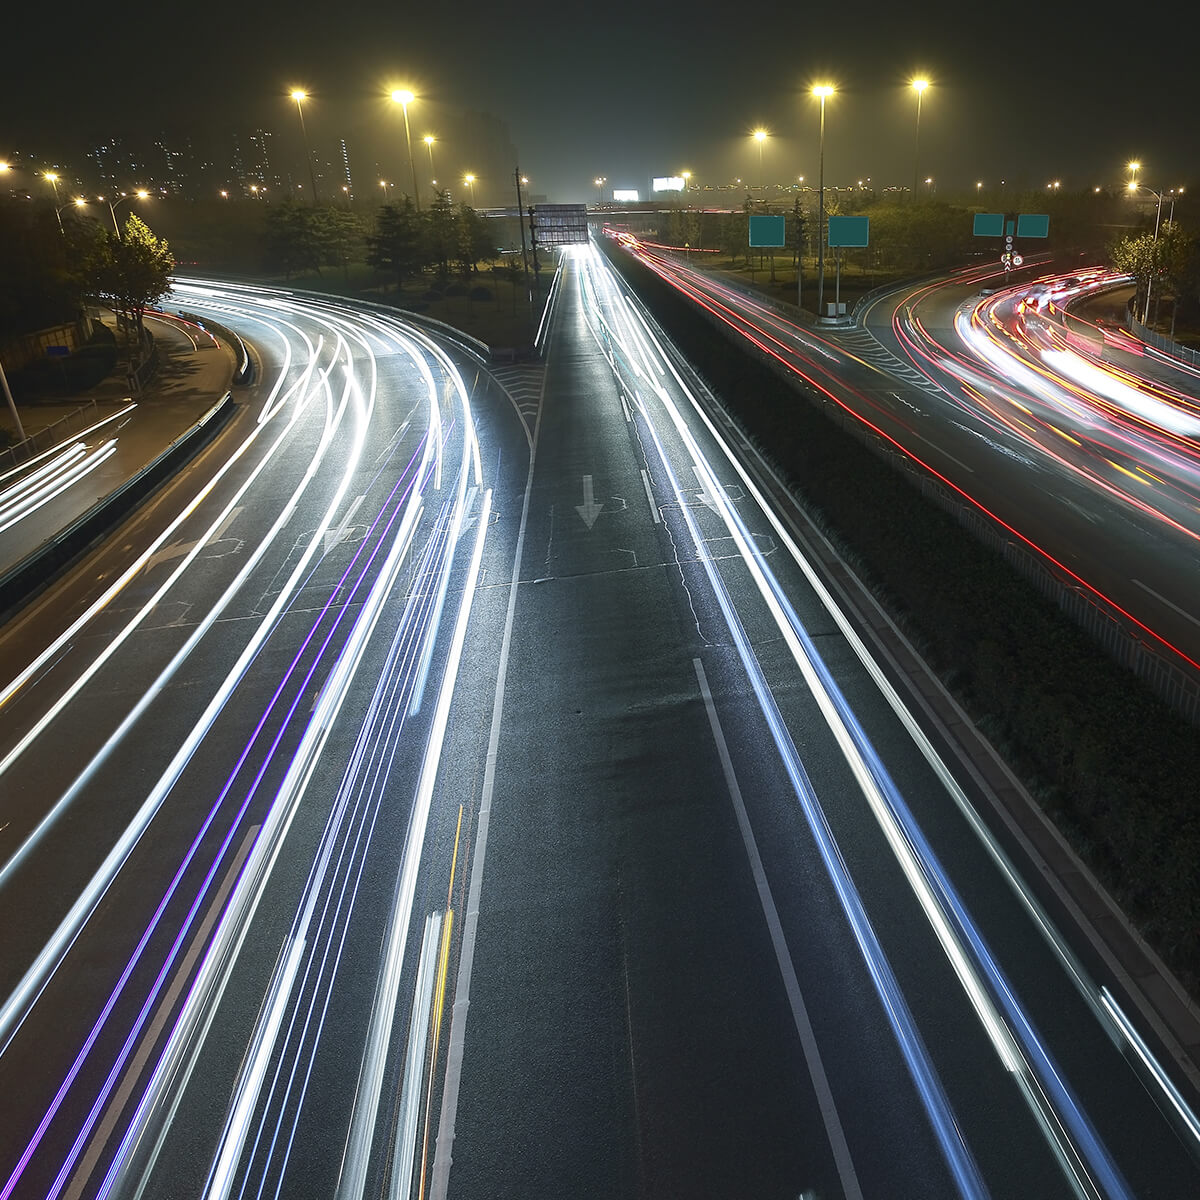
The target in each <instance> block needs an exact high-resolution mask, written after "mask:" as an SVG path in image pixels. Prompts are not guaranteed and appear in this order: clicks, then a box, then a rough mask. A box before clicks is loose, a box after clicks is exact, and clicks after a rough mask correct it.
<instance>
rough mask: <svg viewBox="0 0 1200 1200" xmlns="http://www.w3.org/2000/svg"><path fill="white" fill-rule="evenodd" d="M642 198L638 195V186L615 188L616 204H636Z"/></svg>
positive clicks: (614, 198) (614, 200)
mask: <svg viewBox="0 0 1200 1200" xmlns="http://www.w3.org/2000/svg"><path fill="white" fill-rule="evenodd" d="M640 199H641V196H640V195H638V190H637V188H613V202H614V203H615V204H622V203H624V204H636V203H637V202H638V201H639V200H640Z"/></svg>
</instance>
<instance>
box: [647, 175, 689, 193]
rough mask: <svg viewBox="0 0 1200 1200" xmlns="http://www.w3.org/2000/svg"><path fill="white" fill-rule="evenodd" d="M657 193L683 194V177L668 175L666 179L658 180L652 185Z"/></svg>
mask: <svg viewBox="0 0 1200 1200" xmlns="http://www.w3.org/2000/svg"><path fill="white" fill-rule="evenodd" d="M651 186H652V187H653V190H654V191H656V192H682V191H683V176H682V175H668V176H667V177H666V178H665V179H656V180H654V182H653V184H652V185H651Z"/></svg>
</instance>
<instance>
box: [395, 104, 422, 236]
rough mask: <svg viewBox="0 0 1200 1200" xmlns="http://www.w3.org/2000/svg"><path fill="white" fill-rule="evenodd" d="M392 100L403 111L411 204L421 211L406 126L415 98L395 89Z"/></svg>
mask: <svg viewBox="0 0 1200 1200" xmlns="http://www.w3.org/2000/svg"><path fill="white" fill-rule="evenodd" d="M392 99H393V100H394V101H395V102H396V103H397V104H399V105H400V107H401V108H403V109H404V144H405V146H407V147H408V165H409V166H410V167H411V168H412V181H413V204H414V205H416V209H417V212H420V211H421V191H420V189H419V188H418V187H417V163H416V160H415V159H414V158H413V152H412V131H411V130H410V129H409V126H408V106H409V105H410V104H411V103H412V102H413V101H414V100H415V99H416V97H415V96H414V95H413V94H412V92H410V91H409V90H408V89H407V88H397V89H396V91H394V92H393V93H392Z"/></svg>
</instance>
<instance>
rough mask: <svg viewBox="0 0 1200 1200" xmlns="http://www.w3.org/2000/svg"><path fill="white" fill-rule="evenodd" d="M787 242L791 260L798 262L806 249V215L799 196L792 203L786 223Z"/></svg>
mask: <svg viewBox="0 0 1200 1200" xmlns="http://www.w3.org/2000/svg"><path fill="white" fill-rule="evenodd" d="M786 236H787V244H788V249H789V250H791V252H792V262H793V263H798V262H799V261H800V260H801V259H802V258H803V257H804V252H805V250H807V249H808V215H807V214H806V213H805V211H804V201H803V200H801V198H800V197H799V196H797V197H796V199H795V201H794V202H793V204H792V214H791V220H790V221H788V223H787V235H786Z"/></svg>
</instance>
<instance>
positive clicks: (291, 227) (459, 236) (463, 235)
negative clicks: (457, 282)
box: [264, 191, 496, 286]
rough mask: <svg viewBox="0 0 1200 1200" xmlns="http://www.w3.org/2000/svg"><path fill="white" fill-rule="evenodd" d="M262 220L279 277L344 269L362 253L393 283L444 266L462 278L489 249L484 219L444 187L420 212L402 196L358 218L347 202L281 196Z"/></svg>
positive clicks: (444, 271)
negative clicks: (321, 204) (330, 204)
mask: <svg viewBox="0 0 1200 1200" xmlns="http://www.w3.org/2000/svg"><path fill="white" fill-rule="evenodd" d="M264 220H265V234H264V240H265V247H264V249H265V259H266V265H267V267H268V268H269V269H271V270H275V271H279V272H281V273H282V274H283V275H284V276H285V277H287V278H290V277H291V276H292V275H294V274H297V273H299V272H305V271H316V272H317V273H318V274H319V273H320V271H321V268H322V267H342V268H343V270H344V269H346V268H347V267H348V265H349V264H350V263H351V262H352V261H358V260H360V259H365V261H366V262H367V263H368V265H370V266H372V267H375V268H376V269H377V270H379V271H383V272H386V273H387V274H389V275H391V276H392V277H393V278H394V279H395V281H396V283H397V285H399V286H402V285H403V284H404V283H406V282H408V281H409V280H411V279H413V278H416V277H417V276H419V275H421V274H423V273H425V272H426V271H431V270H432V271H433V272H435V273H436V275H437V276H438V278H440V279H445V278H447V277H448V276H449V274H450V272H451V270H452V269H453V270H456V271H458V273H459V274H461V275H462V277H463V278H464V279H466V278H469V277H470V276H471V275H472V274H473V273H474V272H476V271H477V270H478V264H479V262H480V261H481V260H489V259H492V258H494V257H495V254H496V244H495V239H494V237H493V234H492V231H491V229H490V227H489V225H488V222H487V220H486V219H485V218H484V217H482V216H480V214H479V213H478V212H476V211H475V209H473V208H472V207H471V206H470V205H469V204H459V205H454V204H452V203H451V201H450V194H449V193H448V192H446V191H440V192H438V193H437V194H436V196H435V197H434V200H433V203H432V204H431V205H430V207H429V208H428V209H426V210H425V211H424V212H418V211H417V209H416V206H415V205H414V204H413V201H412V198H411V197H410V196H404V197H403V198H402V199H400V200H398V201H396V202H395V203H393V204H385V205H384V206H383V207H382V208H380V209H379V210H378V211H377V212H376V213H375V214H373V216H372V217H370V218H366V219H364V218H363V217H360V216H359V215H358V214H357V213H353V212H350V211H349V210H347V209H341V208H314V207H305V206H302V205H298V204H294V203H292V202H290V201H288V202H285V203H283V204H275V205H272V206H271V207H270V208H269V209H268V210H267V212H266V215H265V218H264Z"/></svg>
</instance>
